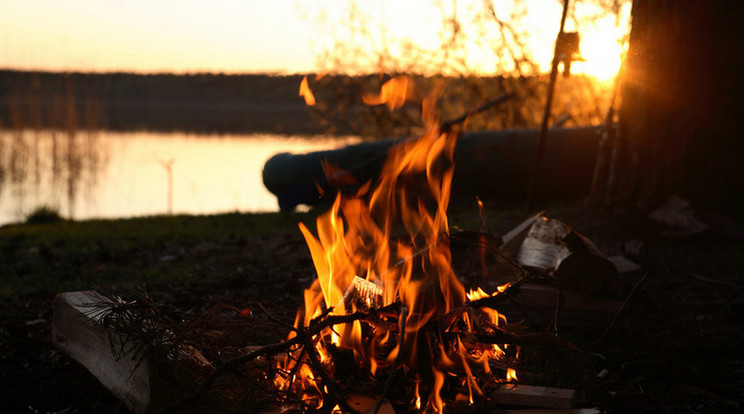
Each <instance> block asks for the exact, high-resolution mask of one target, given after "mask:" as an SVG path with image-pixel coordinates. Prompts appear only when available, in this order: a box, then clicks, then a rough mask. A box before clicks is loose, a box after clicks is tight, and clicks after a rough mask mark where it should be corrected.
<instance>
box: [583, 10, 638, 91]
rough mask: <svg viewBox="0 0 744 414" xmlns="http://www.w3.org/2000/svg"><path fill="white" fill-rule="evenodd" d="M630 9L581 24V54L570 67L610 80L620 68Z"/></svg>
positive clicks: (585, 73)
mask: <svg viewBox="0 0 744 414" xmlns="http://www.w3.org/2000/svg"><path fill="white" fill-rule="evenodd" d="M628 14H629V13H621V16H620V17H619V18H618V19H616V18H615V16H612V15H608V16H604V17H601V18H599V19H596V20H595V21H593V22H591V23H590V24H586V25H584V27H583V28H582V29H583V30H581V46H580V50H581V56H582V57H583V58H584V59H585V60H584V61H580V62H576V63H575V64H574V66H572V69H571V71H572V72H573V73H575V74H584V75H588V76H591V77H593V78H595V79H597V80H598V81H600V82H602V83H607V82H610V81H612V80H613V79H614V78H615V76H616V75H617V73H618V71H619V70H620V64H621V62H622V56H623V51H624V47H625V45H626V42H625V39H626V37H627V32H628V27H629V26H628V19H629V16H628Z"/></svg>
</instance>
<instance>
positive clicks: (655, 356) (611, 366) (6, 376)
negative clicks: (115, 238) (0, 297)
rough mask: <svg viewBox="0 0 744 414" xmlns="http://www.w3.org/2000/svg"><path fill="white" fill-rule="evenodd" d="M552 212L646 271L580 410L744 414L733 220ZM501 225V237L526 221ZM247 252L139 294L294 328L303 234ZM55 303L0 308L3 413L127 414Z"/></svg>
mask: <svg viewBox="0 0 744 414" xmlns="http://www.w3.org/2000/svg"><path fill="white" fill-rule="evenodd" d="M548 215H550V216H552V217H556V218H559V219H562V220H563V221H565V222H567V223H569V224H572V225H573V226H574V227H576V228H577V229H578V230H579V231H580V232H581V233H582V234H584V235H585V236H587V237H588V238H589V239H591V240H592V241H593V242H594V243H595V244H597V246H598V247H599V248H600V250H602V251H603V252H604V253H605V254H607V255H614V254H624V255H625V256H626V257H628V258H630V259H632V260H634V261H636V262H638V263H640V264H641V265H643V266H644V269H645V270H644V272H645V273H647V276H646V277H645V279H643V281H642V283H640V284H639V282H640V281H641V279H642V277H643V274H644V272H641V273H638V274H635V275H634V276H631V277H628V278H627V279H626V280H624V282H625V283H626V285H627V286H628V287H633V286H636V285H637V288H636V289H635V291H634V292H633V294H632V295H630V296H629V297H627V296H626V298H627V303H626V306H625V309H624V310H623V311H622V313H621V314H619V315H618V318H617V321H616V323H615V324H614V325H613V326H612V327H611V329H610V330H609V331H608V332H607V333H606V334H605V335H604V336H601V335H602V331H601V330H600V331H593V332H584V333H580V334H575V335H578V336H576V337H575V338H580V337H581V335H583V338H580V340H582V341H583V343H590V342H594V341H591V340H590V339H591V338H594V339H597V338H599V339H600V340H599V342H597V343H596V344H593V345H592V346H591V352H592V356H591V358H590V359H591V363H590V364H588V365H585V366H582V367H581V368H580V370H581V373H582V379H581V380H576V381H574V383H575V384H577V385H580V387H579V388H578V392H579V397H580V398H579V399H580V401H579V402H580V403H581V406H585V407H599V408H600V409H602V410H603V411H606V412H619V413H625V412H628V413H636V412H649V413H651V412H653V413H659V412H669V413H693V412H694V413H698V412H711V413H712V412H735V411H739V410H741V409H742V404H743V403H744V329H742V328H743V326H742V321H744V295H743V294H744V239H743V238H741V237H740V234H737V233H736V231H731V230H732V229H736V228H737V226H739V224H738V223H736V222H735V221H728V223H729V224H730V225H728V226H718V227H717V228H713V229H709V230H707V231H704V232H701V233H698V234H694V235H687V236H672V235H669V234H667V230H668V229H665V228H663V227H659V226H657V225H655V224H654V223H652V222H650V221H648V220H647V219H646V218H645V217H643V216H631V215H609V214H587V213H586V212H585V211H583V210H580V209H577V208H563V209H558V210H556V211H555V212H554V213H551V212H548ZM502 218H503V222H502V223H501V224H499V227H500V229H498V231H503V230H504V229H508V228H510V226H513V225H514V224H515V223H517V222H518V221H520V220H521V218H523V216H520V214H519V213H513V214H506V215H502ZM242 243H245V246H249V247H250V248H243V249H235V248H234V246H228V245H222V244H220V243H212V244H209V245H205V246H208V247H206V249H207V250H208V251H210V250H211V251H220V250H221V251H223V252H224V251H225V250H226V249H227V250H229V251H231V252H233V253H231V254H229V255H222V256H220V257H221V259H220V261H219V263H214V264H213V268H212V271H213V275H212V277H211V278H209V280H207V281H203V282H199V283H196V282H190V283H168V282H164V283H161V284H154V285H150V286H145V287H143V289H145V290H147V291H148V293H149V294H150V295H151V296H152V297H153V298H155V299H156V300H157V301H158V302H159V303H162V304H163V306H166V307H168V308H170V309H175V310H179V311H181V312H184V313H186V314H191V315H204V314H205V313H207V311H208V310H209V309H210V308H212V307H213V306H214V305H215V304H227V305H232V306H236V307H238V308H240V309H249V310H250V312H251V314H252V315H255V316H256V317H260V316H259V315H261V314H262V313H261V312H259V306H262V307H264V308H266V309H267V310H268V311H269V312H270V313H271V314H272V316H273V317H274V318H275V319H277V320H278V321H283V322H287V323H291V321H292V319H293V315H294V312H295V310H296V309H297V307H298V306H299V305H300V301H301V300H302V290H303V289H304V288H305V287H307V286H309V284H310V282H311V280H312V277H313V271H312V263H311V260H310V257H309V254H308V253H307V249H306V248H305V247H304V243H303V241H302V239H301V236H300V235H299V232H294V233H292V234H288V233H283V232H282V233H277V234H271V235H264V236H256V237H251V236H248V237H247V238H246V239H244V240H243V241H242ZM256 250H258V251H260V253H261V254H256ZM208 251H207V254H208ZM257 258H260V259H257ZM183 260H188V259H186V258H183ZM113 289H115V288H113ZM121 293H122V294H123V295H124V294H125V293H126V292H121ZM53 298H54V294H53V293H50V292H36V293H30V294H26V295H25V296H24V297H23V298H18V299H17V300H12V301H7V302H5V303H2V304H1V305H0V313H1V314H2V318H1V319H0V389H2V390H3V392H2V394H3V397H2V400H3V402H2V404H1V405H0V411H2V412H9V413H49V412H58V413H62V412H64V413H112V412H119V413H126V412H128V411H127V409H126V408H125V407H124V406H123V405H122V404H121V403H119V401H118V400H116V399H115V398H114V397H112V396H111V395H110V394H109V392H108V391H107V390H106V389H105V388H103V387H102V386H101V385H100V384H99V383H98V382H97V381H96V379H95V378H94V377H93V376H92V375H90V374H89V373H88V372H87V371H86V370H85V369H84V368H82V367H81V366H80V365H78V364H77V363H76V362H74V361H73V360H71V359H70V358H68V357H67V356H65V355H63V354H61V353H60V352H58V351H57V350H55V348H54V347H53V346H52V344H51V340H50V339H51V327H50V321H51V317H52V314H51V312H52V301H53ZM274 327H275V328H276V331H275V332H272V331H271V330H266V331H265V332H262V333H261V334H256V333H255V332H254V337H253V338H248V339H245V340H247V341H253V344H260V343H268V342H270V341H273V340H276V339H280V338H281V337H282V336H283V335H285V334H286V330H284V329H283V328H281V327H280V326H279V325H278V324H275V325H274ZM572 335H574V334H573V333H572ZM567 369H570V368H568V367H567ZM572 381H573V380H571V379H563V380H560V381H558V382H562V383H559V384H555V385H561V386H564V385H567V384H568V385H570V384H571V382H572ZM544 385H545V384H544ZM547 385H550V384H547Z"/></svg>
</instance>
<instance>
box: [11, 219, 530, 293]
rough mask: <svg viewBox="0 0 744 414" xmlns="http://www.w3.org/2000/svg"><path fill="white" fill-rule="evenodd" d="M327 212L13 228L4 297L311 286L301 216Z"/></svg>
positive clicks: (465, 222) (468, 224) (496, 222)
mask: <svg viewBox="0 0 744 414" xmlns="http://www.w3.org/2000/svg"><path fill="white" fill-rule="evenodd" d="M317 214H318V213H317V211H314V212H309V213H263V214H238V213H234V214H222V215H211V216H186V215H183V216H154V217H143V218H130V219H119V220H90V221H78V222H72V221H61V222H57V223H49V224H15V225H8V226H4V227H2V228H0V275H1V276H0V299H2V300H13V301H19V300H23V299H25V298H27V297H29V296H34V295H53V294H55V293H58V292H64V291H70V290H80V289H92V288H101V289H103V290H106V291H111V292H120V291H124V290H127V289H131V288H134V287H137V286H143V285H146V286H147V287H148V288H151V289H158V288H159V287H161V286H165V285H172V284H196V285H199V284H219V283H220V282H221V281H225V280H229V279H235V280H237V281H239V282H240V284H241V286H246V287H247V288H249V289H253V286H256V284H264V282H265V280H268V279H272V280H276V279H277V278H280V277H281V278H282V279H283V280H288V281H289V282H288V283H292V284H293V285H294V286H292V287H291V289H292V290H297V291H299V290H300V289H302V288H304V287H306V286H307V285H309V282H310V281H311V277H312V276H313V275H314V271H313V267H312V263H311V261H310V256H309V253H308V250H307V247H306V246H305V242H304V240H303V239H302V235H301V233H300V231H299V229H298V228H297V223H298V222H300V221H302V222H304V223H306V224H307V225H308V226H309V227H310V228H313V226H314V222H315V218H316V216H317ZM492 215H493V216H494V218H493V219H492V220H491V221H490V223H492V226H493V227H495V228H494V230H495V231H501V230H503V229H506V226H507V225H512V224H513V223H515V222H517V221H518V220H520V219H521V217H522V215H521V214H520V213H518V212H514V211H511V210H503V211H493V212H492ZM450 221H451V223H453V225H456V226H458V227H460V228H466V229H477V228H478V226H479V223H478V216H477V214H476V212H475V210H472V211H471V210H469V209H465V210H458V211H453V213H452V217H451V220H450ZM298 297H299V296H298Z"/></svg>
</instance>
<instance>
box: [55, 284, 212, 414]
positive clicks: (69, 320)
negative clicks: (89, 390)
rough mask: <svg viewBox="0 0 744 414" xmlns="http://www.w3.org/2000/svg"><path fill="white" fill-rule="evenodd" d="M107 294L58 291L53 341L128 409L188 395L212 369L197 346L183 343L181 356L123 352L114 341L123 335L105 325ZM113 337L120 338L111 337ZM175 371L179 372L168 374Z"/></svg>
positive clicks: (150, 407) (151, 407)
mask: <svg viewBox="0 0 744 414" xmlns="http://www.w3.org/2000/svg"><path fill="white" fill-rule="evenodd" d="M108 303H112V302H111V301H110V300H109V299H108V298H106V297H104V296H102V295H100V294H98V293H96V292H93V291H82V292H66V293H60V294H59V295H57V297H56V298H55V299H54V316H53V322H52V343H53V344H54V345H55V346H56V347H57V348H58V349H60V350H61V351H62V352H64V353H66V354H67V355H69V356H70V357H71V358H72V359H74V360H75V361H77V362H79V363H80V364H81V365H83V366H84V367H85V368H86V369H88V371H90V373H91V374H93V376H95V377H96V379H98V381H100V382H101V384H103V386H105V387H106V388H107V389H108V390H109V391H111V393H112V394H113V395H114V396H116V397H117V398H119V399H120V400H121V401H122V402H123V403H124V405H126V407H127V408H129V409H130V410H131V411H133V412H135V413H138V414H139V413H144V412H151V411H153V410H155V409H158V408H161V407H163V406H166V405H168V404H170V403H172V402H173V401H174V400H176V399H178V398H182V397H183V396H184V395H188V394H190V392H191V388H193V383H194V381H195V380H196V379H197V378H200V377H203V376H205V375H206V374H207V373H209V372H211V371H213V370H214V368H213V367H212V366H211V364H210V363H209V362H208V361H207V360H206V359H205V358H204V357H203V356H202V355H201V353H200V352H199V351H197V350H196V349H194V348H193V347H189V346H185V345H181V346H179V347H178V349H177V350H176V353H177V356H174V357H172V358H170V357H166V358H163V360H160V359H158V358H156V359H155V360H153V359H150V358H148V357H143V358H142V359H141V360H138V359H136V357H134V356H133V355H119V354H118V353H117V352H115V350H114V348H113V347H112V345H111V344H112V342H113V343H123V341H122V340H121V335H120V334H118V333H116V332H109V331H107V330H106V329H104V327H103V326H102V323H101V322H102V318H103V316H104V314H105V312H106V309H105V307H106V304H108ZM112 337H117V338H118V340H114V341H112ZM175 372H177V373H178V375H177V377H174V378H170V377H169V376H168V374H170V373H175Z"/></svg>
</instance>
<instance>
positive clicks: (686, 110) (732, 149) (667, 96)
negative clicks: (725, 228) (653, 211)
mask: <svg viewBox="0 0 744 414" xmlns="http://www.w3.org/2000/svg"><path fill="white" fill-rule="evenodd" d="M740 9H741V6H739V4H738V3H737V2H726V1H716V2H708V1H699V0H634V2H633V10H632V29H631V34H630V44H629V50H628V57H627V59H626V62H625V68H624V74H623V78H622V86H621V98H622V106H621V108H620V113H619V118H620V137H619V138H618V140H617V141H616V142H615V145H614V148H613V151H614V155H613V157H612V161H611V164H610V174H609V175H608V177H609V178H608V180H607V182H606V188H605V191H606V196H607V197H606V199H607V200H610V201H611V202H613V203H623V204H633V205H636V206H640V207H650V206H651V205H652V204H653V203H655V202H657V201H660V198H663V197H666V196H667V195H670V194H678V195H681V196H683V197H686V198H688V199H690V200H691V201H693V203H695V204H696V205H698V206H699V207H702V208H712V209H716V210H720V211H728V212H741V211H742V206H743V203H742V201H743V199H744V194H742V193H743V191H742V189H741V188H742V186H741V184H740V183H741V181H742V177H744V169H743V168H742V165H741V164H742V162H744V160H742V154H744V151H743V149H744V146H743V145H742V142H743V139H742V138H744V137H742V133H741V125H742V123H741V120H742V119H743V118H742V106H743V104H742V85H743V84H744V82H742V68H744V66H743V65H742V55H743V53H742V45H741V39H743V38H744V37H743V36H742V30H741V27H742V26H744V21H741V19H742V13H741V11H740Z"/></svg>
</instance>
